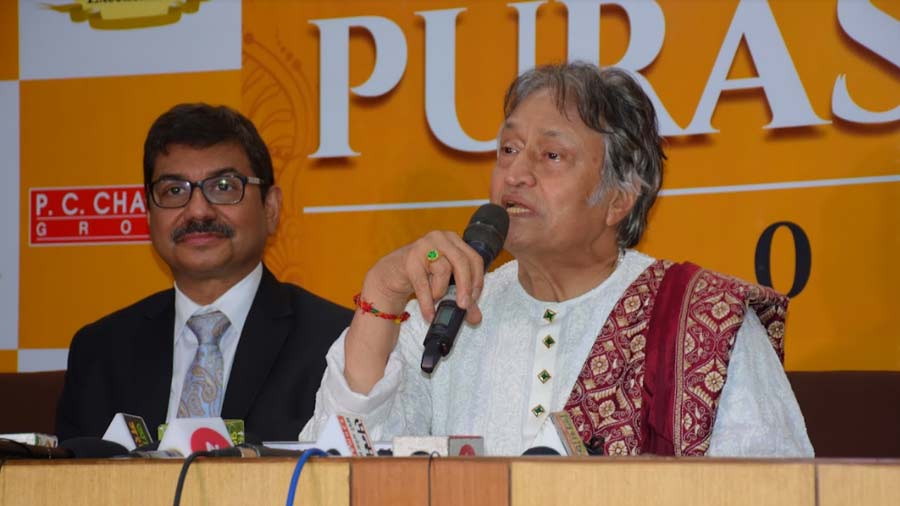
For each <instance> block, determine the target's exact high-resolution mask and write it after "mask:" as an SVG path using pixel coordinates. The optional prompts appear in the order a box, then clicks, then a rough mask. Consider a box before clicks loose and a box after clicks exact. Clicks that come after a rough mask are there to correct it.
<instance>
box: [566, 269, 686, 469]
mask: <svg viewBox="0 0 900 506" xmlns="http://www.w3.org/2000/svg"><path fill="white" fill-rule="evenodd" d="M671 265H672V262H666V261H657V262H655V263H654V264H653V265H651V266H650V267H648V268H647V269H645V270H644V272H642V273H641V274H640V276H638V278H637V279H636V280H635V281H634V282H633V283H632V284H631V286H629V287H628V288H627V289H626V290H625V293H624V294H622V297H621V298H620V299H619V301H618V302H617V303H616V305H615V307H613V310H612V312H611V313H610V315H609V318H607V320H606V323H605V324H604V325H603V328H602V329H601V330H600V335H599V336H597V340H596V342H595V343H594V346H593V347H592V348H591V351H590V353H589V355H588V358H587V360H586V361H585V364H584V367H583V368H582V370H581V373H580V374H579V376H578V379H577V380H576V381H575V386H574V388H573V389H572V393H571V394H570V396H569V400H568V401H567V402H566V407H565V410H566V411H567V412H568V413H569V416H571V418H572V421H573V422H574V423H575V427H576V429H577V430H578V433H579V434H580V435H581V438H582V439H583V440H584V441H585V442H588V443H589V442H590V441H591V440H593V439H594V438H595V437H597V436H600V437H602V438H603V439H604V441H605V443H604V449H603V451H604V454H607V455H637V454H639V453H640V444H641V441H640V434H641V404H642V401H643V398H642V388H643V384H644V367H645V360H644V359H645V356H644V346H645V344H646V342H647V340H646V339H647V337H646V332H647V328H648V325H649V322H650V315H651V314H652V313H653V302H654V301H655V299H656V293H657V291H658V290H659V285H660V283H662V280H663V277H664V276H665V274H666V270H667V269H668V268H669V267H670V266H671Z"/></svg>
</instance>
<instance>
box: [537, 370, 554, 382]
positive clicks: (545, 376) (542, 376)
mask: <svg viewBox="0 0 900 506" xmlns="http://www.w3.org/2000/svg"><path fill="white" fill-rule="evenodd" d="M552 377H553V376H550V373H549V372H547V369H544V370H542V371H541V372H539V373H538V375H537V378H538V380H539V381H540V382H541V383H546V382H548V381H550V378H552Z"/></svg>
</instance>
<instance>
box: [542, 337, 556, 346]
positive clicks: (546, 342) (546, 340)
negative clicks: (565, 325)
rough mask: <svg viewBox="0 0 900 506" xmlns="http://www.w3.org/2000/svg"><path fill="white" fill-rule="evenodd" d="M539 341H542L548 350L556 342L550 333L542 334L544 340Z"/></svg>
mask: <svg viewBox="0 0 900 506" xmlns="http://www.w3.org/2000/svg"><path fill="white" fill-rule="evenodd" d="M541 342H542V343H544V346H546V347H547V349H548V350H549V349H550V348H552V347H553V345H554V344H556V340H555V339H553V336H551V335H550V334H547V335H546V336H544V340H543V341H541Z"/></svg>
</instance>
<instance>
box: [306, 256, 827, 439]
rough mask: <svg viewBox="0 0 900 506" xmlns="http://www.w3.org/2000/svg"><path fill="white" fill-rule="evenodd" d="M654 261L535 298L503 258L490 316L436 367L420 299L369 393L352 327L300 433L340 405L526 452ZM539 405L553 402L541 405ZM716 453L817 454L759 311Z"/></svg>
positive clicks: (720, 423) (395, 429)
mask: <svg viewBox="0 0 900 506" xmlns="http://www.w3.org/2000/svg"><path fill="white" fill-rule="evenodd" d="M653 262H654V259H653V258H650V257H648V256H646V255H644V254H642V253H639V252H636V251H632V250H629V251H628V252H627V253H626V254H625V257H624V258H623V260H622V263H621V265H619V267H618V268H617V269H616V270H615V271H614V272H613V274H612V275H611V276H610V277H609V278H607V279H606V280H605V281H603V282H602V283H601V284H600V285H598V286H597V287H596V288H594V289H593V290H591V291H589V292H587V293H585V294H583V295H581V296H579V297H576V298H574V299H570V300H567V301H564V302H544V301H540V300H537V299H534V298H533V297H531V296H530V295H528V294H527V293H526V292H525V290H524V289H523V288H522V286H521V285H520V284H519V282H518V277H517V275H518V263H517V262H515V261H512V262H509V263H507V264H505V265H503V266H502V267H500V268H498V269H497V270H495V271H494V272H493V273H491V274H489V275H488V276H487V278H486V279H485V286H484V290H483V293H482V295H481V299H480V300H479V307H480V308H481V311H482V314H483V319H482V322H481V323H480V324H479V325H476V326H470V325H467V324H464V325H463V328H462V329H461V330H460V333H459V335H458V336H457V339H456V342H455V344H454V346H453V350H452V351H451V352H450V354H449V355H448V356H447V357H444V358H443V359H442V360H441V362H440V363H439V364H438V366H437V367H436V368H435V370H434V372H433V374H432V375H431V376H430V377H429V376H428V375H426V374H424V373H423V372H422V371H421V370H420V368H419V364H420V361H421V358H422V350H423V346H422V340H423V339H424V336H425V333H426V331H427V330H428V324H427V323H426V322H425V321H424V320H423V319H422V316H421V313H420V312H419V308H418V304H417V303H416V301H415V300H413V301H412V302H410V303H409V305H408V306H407V308H406V310H407V311H409V313H410V314H411V315H412V316H411V318H410V319H409V320H408V321H407V322H405V323H404V324H403V326H402V328H401V330H400V337H399V340H398V343H397V346H396V348H395V349H394V351H393V352H392V353H391V356H390V358H389V360H388V364H387V366H386V368H385V374H384V377H383V378H382V379H381V380H380V381H379V382H378V383H377V384H376V385H375V386H374V387H373V388H372V390H371V391H370V392H369V394H368V395H361V394H358V393H356V392H353V391H352V390H350V388H349V386H348V385H347V382H346V379H345V378H344V375H343V371H344V338H345V337H346V331H345V332H344V334H343V335H341V337H340V338H339V339H338V340H337V341H336V342H335V343H334V344H333V345H332V347H331V349H330V350H329V352H328V357H327V360H328V368H327V370H326V372H325V376H324V377H323V379H322V385H321V387H320V388H319V392H318V394H317V395H316V410H315V413H314V415H313V418H312V419H310V421H309V423H307V425H306V427H304V429H303V431H302V432H301V434H300V439H301V440H314V439H316V436H317V435H318V433H319V431H320V430H321V429H322V427H324V424H325V422H326V421H327V418H328V416H329V415H330V414H332V413H344V414H354V415H359V416H362V417H363V418H364V419H365V422H366V425H367V427H368V429H369V433H370V435H371V437H373V438H374V439H375V440H378V441H382V440H390V439H391V438H392V437H394V436H398V435H429V434H434V435H450V434H473V435H480V436H483V437H484V442H485V450H486V452H487V453H488V454H489V455H520V454H521V453H522V452H523V451H525V450H526V449H528V448H529V447H530V446H531V442H532V441H533V440H534V437H535V435H536V434H537V432H538V430H539V428H540V427H541V425H542V424H543V423H544V421H545V419H546V418H547V415H548V414H549V413H550V412H554V411H561V410H562V409H563V407H564V406H565V404H566V401H567V400H568V398H569V394H570V392H571V391H572V387H573V386H574V384H575V380H576V378H577V377H578V374H579V372H580V371H581V368H582V365H583V363H584V361H585V359H586V357H587V355H588V353H589V351H590V349H591V347H592V346H593V344H594V341H595V340H596V337H597V333H598V332H599V330H600V328H601V327H602V325H603V324H604V323H605V322H606V319H607V317H608V316H609V313H610V311H611V310H612V308H613V306H614V305H615V304H616V302H618V300H619V298H620V297H621V295H622V293H623V292H624V291H625V289H627V288H628V286H629V285H631V283H632V282H633V281H634V280H635V279H637V277H638V276H639V275H640V274H641V272H643V271H644V269H646V268H647V267H648V266H649V265H650V264H652V263H653ZM548 309H549V310H551V311H554V312H555V313H556V316H555V317H554V318H553V321H552V322H550V321H547V320H546V319H545V318H544V314H545V312H546V311H547V310H548ZM548 336H549V337H550V338H549V339H548ZM544 371H546V373H544ZM548 376H549V378H548ZM538 405H540V406H541V407H542V408H543V410H542V411H543V412H542V413H540V414H539V415H535V412H540V411H541V410H535V407H536V406H538ZM708 454H709V455H729V456H800V457H811V456H812V455H813V449H812V445H811V444H810V442H809V438H808V437H807V435H806V427H805V425H804V422H803V416H802V414H801V413H800V409H799V407H798V405H797V401H796V399H795V398H794V395H793V392H792V391H791V387H790V384H789V383H788V380H787V376H786V375H785V373H784V370H783V369H782V367H781V363H780V362H779V361H778V357H777V356H776V354H775V351H774V350H773V349H772V347H771V345H770V344H769V341H768V337H767V335H766V332H765V329H764V328H763V326H762V324H761V323H760V321H759V319H758V318H757V317H756V314H755V313H754V312H753V311H752V310H748V311H747V316H746V317H745V319H744V323H743V325H742V326H741V328H740V330H739V331H738V334H737V338H736V344H735V347H734V350H733V352H732V359H731V362H730V363H729V367H728V380H727V382H726V384H725V387H724V389H723V392H722V395H721V398H720V403H719V409H718V415H717V417H716V421H715V424H714V426H713V433H712V436H711V442H710V449H709V452H708Z"/></svg>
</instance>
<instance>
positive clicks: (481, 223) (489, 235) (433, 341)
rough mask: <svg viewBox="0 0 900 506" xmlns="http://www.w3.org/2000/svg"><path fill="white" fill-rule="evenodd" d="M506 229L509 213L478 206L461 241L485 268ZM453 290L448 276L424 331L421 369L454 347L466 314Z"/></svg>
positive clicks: (494, 206) (491, 206) (500, 245)
mask: <svg viewBox="0 0 900 506" xmlns="http://www.w3.org/2000/svg"><path fill="white" fill-rule="evenodd" d="M508 230H509V215H508V214H507V213H506V209H503V208H502V207H500V206H498V205H497V204H484V205H483V206H481V207H479V208H478V210H477V211H475V214H473V215H472V219H471V220H469V225H468V226H467V227H466V230H465V232H463V240H464V241H465V242H466V244H468V245H469V247H471V248H472V249H474V250H475V251H477V252H478V254H479V255H481V258H482V259H483V260H484V270H485V271H487V268H488V266H489V265H491V262H493V261H494V258H497V255H498V254H499V253H500V250H501V249H502V248H503V242H504V241H506V232H507V231H508ZM455 297H456V290H455V286H454V282H453V278H452V277H451V278H450V289H449V290H448V292H447V295H445V296H444V299H443V300H441V302H440V303H439V304H438V306H437V308H435V312H434V319H433V320H432V321H431V326H430V327H428V332H427V333H426V334H425V341H424V343H423V344H424V345H425V351H424V352H423V353H422V364H421V366H422V370H423V371H425V372H426V373H429V374H430V373H431V372H432V371H433V370H434V367H435V366H436V365H437V363H438V360H440V358H441V357H444V356H447V354H448V353H450V349H451V348H452V347H453V341H454V340H456V335H457V334H458V333H459V328H460V326H462V322H463V320H464V319H465V317H466V310H465V309H461V308H460V307H459V306H457V305H456V300H454V299H455Z"/></svg>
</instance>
